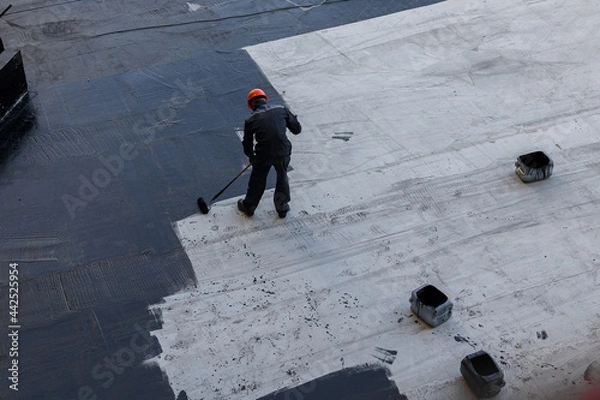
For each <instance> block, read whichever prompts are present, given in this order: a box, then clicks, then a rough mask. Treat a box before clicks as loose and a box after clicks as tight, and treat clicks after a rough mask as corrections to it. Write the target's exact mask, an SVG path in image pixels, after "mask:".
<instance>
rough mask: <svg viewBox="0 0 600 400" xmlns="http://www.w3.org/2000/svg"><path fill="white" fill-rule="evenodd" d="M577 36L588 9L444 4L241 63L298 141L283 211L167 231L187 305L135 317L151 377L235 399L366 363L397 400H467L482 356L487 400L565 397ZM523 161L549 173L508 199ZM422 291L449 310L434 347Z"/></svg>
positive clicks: (574, 284)
mask: <svg viewBox="0 0 600 400" xmlns="http://www.w3.org/2000/svg"><path fill="white" fill-rule="evenodd" d="M598 32H600V7H598V5H597V3H596V2H593V1H588V0H574V1H571V2H569V3H568V4H566V3H564V2H559V1H553V0H548V1H539V0H535V1H534V0H525V1H523V0H519V1H517V0H496V1H487V2H486V1H481V0H477V1H475V0H460V1H458V0H456V1H454V0H449V1H446V2H443V3H439V4H436V5H434V6H430V7H424V8H420V9H415V10H411V11H407V12H403V13H398V14H394V15H390V16H386V17H382V18H377V19H373V20H369V21H364V22H360V23H356V24H353V25H348V26H343V27H339V28H335V29H328V30H325V31H320V32H315V33H311V34H307V35H303V36H299V37H295V38H289V39H285V40H281V41H277V42H271V43H266V44H263V45H260V46H255V47H252V48H248V49H247V50H248V52H249V53H250V55H251V56H252V57H253V58H254V59H255V60H256V62H257V63H258V64H259V65H260V66H261V68H262V69H263V71H264V73H265V74H266V76H267V77H268V78H269V80H270V82H271V83H272V84H273V85H274V86H275V88H276V89H277V90H278V91H279V92H280V93H282V94H283V95H284V97H285V99H286V101H287V102H288V104H290V106H291V107H292V109H293V111H294V112H295V113H297V114H299V118H300V120H301V122H302V123H303V127H304V131H303V133H302V134H301V135H299V136H297V137H293V139H292V140H293V142H294V155H293V158H292V166H293V168H294V170H293V171H292V172H291V173H290V179H291V182H292V193H293V200H292V203H291V206H292V211H291V212H290V215H289V216H288V218H287V219H285V220H279V219H278V218H277V216H276V214H275V213H274V212H273V211H272V208H273V206H272V192H268V193H267V194H266V195H265V198H264V199H263V202H262V203H261V205H260V206H259V209H258V210H257V213H256V214H255V216H254V218H252V219H248V218H244V217H242V216H241V215H240V214H239V213H238V212H237V211H236V209H235V202H236V201H237V199H230V200H226V201H223V202H220V203H217V204H215V205H214V206H213V208H212V210H211V212H210V214H209V215H200V214H197V215H193V216H190V217H189V218H186V219H185V220H182V221H179V222H177V223H176V224H175V228H176V230H177V233H178V236H179V237H180V238H181V241H182V244H183V246H184V247H185V249H186V251H187V253H188V255H189V257H190V259H191V261H192V263H193V265H194V268H195V270H196V274H197V277H198V286H197V287H196V288H190V289H189V290H187V291H184V292H181V293H179V294H176V295H174V296H171V297H169V298H167V299H166V300H165V303H164V304H160V305H156V308H159V309H160V310H161V311H162V316H163V319H164V327H163V329H162V330H160V331H156V332H155V334H156V336H157V337H158V338H159V340H160V343H161V345H162V348H163V354H162V355H161V356H160V357H159V358H157V359H155V360H153V361H155V362H157V363H158V364H159V365H160V366H161V368H163V369H164V370H165V371H166V373H167V375H168V377H169V381H170V382H171V383H172V385H173V387H174V388H175V389H176V391H179V390H186V392H187V393H188V396H189V397H190V398H191V399H202V398H204V399H255V398H258V397H260V396H262V395H266V394H268V393H270V392H272V391H274V390H276V389H279V388H282V387H286V386H287V387H292V386H296V385H298V384H300V383H303V382H307V381H310V380H312V379H314V378H317V377H319V376H321V375H324V374H326V373H329V372H332V371H336V370H338V369H341V368H343V367H349V366H354V365H359V364H364V363H370V362H377V359H376V358H375V356H376V355H378V352H377V351H376V347H381V348H385V349H391V350H397V351H398V357H397V358H396V360H395V361H394V363H393V364H392V365H391V366H389V367H390V370H391V373H392V375H391V379H393V380H394V381H395V382H396V384H397V385H398V387H399V390H400V393H404V394H405V395H407V396H408V398H409V399H411V400H413V399H423V400H425V399H426V400H435V399H470V398H474V397H473V396H472V394H471V393H470V392H469V390H468V389H467V387H466V386H465V384H464V381H463V379H462V377H461V375H460V372H459V365H460V360H461V359H462V358H463V357H464V356H465V355H467V354H469V353H472V352H475V351H476V350H479V349H483V350H486V351H488V352H489V353H490V354H491V355H492V356H493V357H494V358H495V359H496V361H498V362H501V363H502V364H501V367H502V369H503V371H504V373H505V376H506V381H507V386H506V387H505V388H504V389H503V391H502V392H501V394H500V395H499V396H498V397H497V398H498V399H510V400H519V399H540V400H542V399H543V400H558V399H561V400H562V399H576V398H577V397H578V395H579V394H580V393H582V392H583V391H584V390H586V388H587V385H586V383H585V381H584V379H583V376H584V372H585V370H586V368H587V367H588V366H589V365H590V364H592V363H593V362H596V360H598V358H599V357H600V345H599V344H598V343H599V342H598V339H599V336H600V289H599V284H600V277H599V275H598V269H599V267H600V246H599V244H600V240H599V234H598V229H599V228H600V207H599V206H600V200H599V199H600V180H599V173H600V162H599V161H598V153H599V150H600V144H599V139H600V133H599V131H600V115H599V111H598V110H600V89H599V88H600V42H599V41H598V40H597V33H598ZM248 86H249V87H252V83H249V84H248ZM341 132H352V133H353V134H352V135H349V134H341ZM340 135H341V136H345V137H346V138H348V137H349V140H348V141H344V140H340V139H338V138H333V137H334V136H340ZM535 150H542V151H544V152H546V154H548V155H549V156H550V157H551V158H552V159H553V160H554V164H555V168H554V175H553V176H552V177H551V178H550V179H548V180H545V181H541V182H535V183H532V184H527V185H526V184H523V183H521V182H520V181H519V180H518V178H517V176H516V175H515V174H514V161H515V160H516V158H517V156H519V155H521V154H525V153H528V152H531V151H535ZM426 282H428V283H432V284H434V285H435V286H437V287H438V288H439V289H440V290H442V291H443V292H444V293H446V294H447V295H448V296H449V297H450V299H451V300H452V301H453V303H454V315H453V317H452V318H451V319H450V320H449V321H448V322H446V323H444V324H442V325H440V326H439V327H437V328H434V329H431V328H428V327H426V326H425V325H424V324H423V323H415V317H414V316H413V315H412V314H411V312H410V309H409V303H408V298H409V295H410V292H411V291H412V290H413V289H414V288H416V287H418V286H419V285H420V284H422V283H426ZM542 331H545V332H546V334H547V335H548V337H547V339H545V340H544V339H541V338H538V333H539V334H540V335H541V333H542ZM458 335H460V337H463V338H466V339H467V340H468V342H458V341H456V340H455V336H458Z"/></svg>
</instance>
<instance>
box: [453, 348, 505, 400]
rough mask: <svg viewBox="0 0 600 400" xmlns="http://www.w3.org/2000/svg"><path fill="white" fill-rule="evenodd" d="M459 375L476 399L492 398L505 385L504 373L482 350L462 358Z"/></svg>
mask: <svg viewBox="0 0 600 400" xmlns="http://www.w3.org/2000/svg"><path fill="white" fill-rule="evenodd" d="M460 373H461V374H462V376H463V378H465V381H466V382H467V385H469V388H471V390H472V391H473V393H475V395H476V396H477V397H482V398H489V397H494V396H496V395H497V394H498V393H500V390H502V388H503V387H504V386H505V385H506V382H504V373H503V372H502V370H500V368H499V367H498V364H496V362H495V361H494V359H493V358H492V357H491V356H490V355H489V354H488V353H486V352H485V351H483V350H480V351H478V352H476V353H472V354H469V355H468V356H466V357H465V358H463V360H462V362H461V363H460Z"/></svg>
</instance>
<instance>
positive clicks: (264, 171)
mask: <svg viewBox="0 0 600 400" xmlns="http://www.w3.org/2000/svg"><path fill="white" fill-rule="evenodd" d="M289 165H290V156H281V157H271V158H262V157H261V158H256V160H254V163H253V164H252V173H251V174H250V180H248V191H247V192H246V198H245V199H244V205H245V206H246V207H248V208H249V209H250V210H252V211H254V210H255V209H256V206H258V203H259V202H260V199H261V197H262V195H263V193H264V192H265V187H266V186H267V176H268V175H269V171H270V170H271V167H275V171H276V172H277V183H276V184H275V194H274V196H273V202H274V203H275V209H276V210H277V211H278V212H279V211H288V210H289V206H288V203H289V201H290V184H289V182H288V176H287V170H288V166H289Z"/></svg>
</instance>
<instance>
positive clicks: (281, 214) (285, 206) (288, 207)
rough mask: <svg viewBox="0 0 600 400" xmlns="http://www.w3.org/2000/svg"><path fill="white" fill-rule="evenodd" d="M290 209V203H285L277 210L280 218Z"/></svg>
mask: <svg viewBox="0 0 600 400" xmlns="http://www.w3.org/2000/svg"><path fill="white" fill-rule="evenodd" d="M288 211H290V206H289V205H288V204H284V205H283V206H282V207H281V208H280V209H279V210H277V214H278V215H279V218H285V217H286V216H287V213H288Z"/></svg>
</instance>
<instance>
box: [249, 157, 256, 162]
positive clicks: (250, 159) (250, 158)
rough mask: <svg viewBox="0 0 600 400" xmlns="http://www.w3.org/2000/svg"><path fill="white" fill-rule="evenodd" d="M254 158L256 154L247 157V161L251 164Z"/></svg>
mask: <svg viewBox="0 0 600 400" xmlns="http://www.w3.org/2000/svg"><path fill="white" fill-rule="evenodd" d="M254 160H256V156H252V157H248V162H249V163H250V164H253V163H254Z"/></svg>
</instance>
